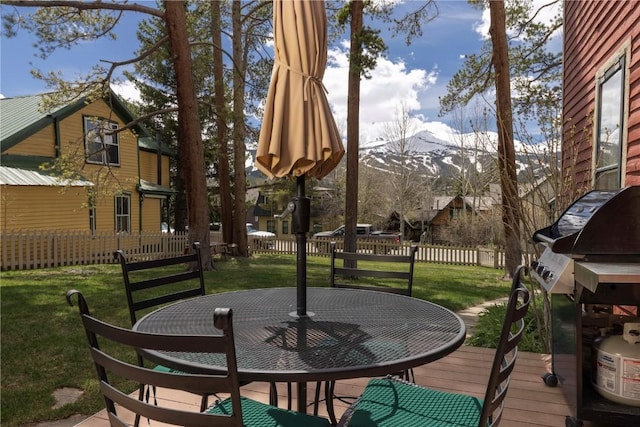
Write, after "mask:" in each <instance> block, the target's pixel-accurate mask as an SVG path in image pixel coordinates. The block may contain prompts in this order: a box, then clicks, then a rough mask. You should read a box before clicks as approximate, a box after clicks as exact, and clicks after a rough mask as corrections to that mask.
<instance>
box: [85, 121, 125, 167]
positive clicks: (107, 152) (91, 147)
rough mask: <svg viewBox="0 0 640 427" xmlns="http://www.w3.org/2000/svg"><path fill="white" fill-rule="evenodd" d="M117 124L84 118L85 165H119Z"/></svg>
mask: <svg viewBox="0 0 640 427" xmlns="http://www.w3.org/2000/svg"><path fill="white" fill-rule="evenodd" d="M117 129H118V124H117V123H116V122H112V121H109V120H106V119H100V118H97V117H85V118H84V134H85V150H86V154H87V163H95V164H99V165H112V166H119V165H120V145H119V141H118V134H117V133H114V131H116V130H117Z"/></svg>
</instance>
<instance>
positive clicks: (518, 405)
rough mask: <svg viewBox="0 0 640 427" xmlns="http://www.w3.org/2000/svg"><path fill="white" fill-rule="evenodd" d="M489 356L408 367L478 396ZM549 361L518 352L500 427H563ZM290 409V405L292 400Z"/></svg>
mask: <svg viewBox="0 0 640 427" xmlns="http://www.w3.org/2000/svg"><path fill="white" fill-rule="evenodd" d="M492 357H493V350H492V349H485V348H477V347H467V346H463V347H461V348H460V349H458V350H457V351H456V352H454V353H452V354H450V355H449V356H447V357H445V358H443V359H441V360H439V361H436V362H433V363H430V364H428V365H425V366H422V367H419V368H417V369H414V372H415V376H416V383H418V384H421V385H426V386H429V387H434V388H438V389H441V390H449V391H454V392H464V393H468V394H472V395H476V396H479V397H482V395H483V394H484V389H485V386H486V381H487V377H488V373H489V370H490V366H491V360H492ZM550 363H551V357H550V356H549V355H545V354H535V353H524V352H521V353H520V354H519V356H518V361H517V363H516V368H515V371H514V374H513V376H512V380H511V386H510V388H509V392H508V395H507V399H506V403H505V405H506V409H505V413H504V416H503V420H502V423H501V424H500V426H501V427H516V426H517V427H527V426H549V427H562V426H564V425H565V416H566V415H570V414H571V413H572V411H571V410H570V408H569V407H568V406H567V403H566V400H565V398H564V396H563V394H562V389H561V387H562V386H561V385H559V386H558V387H555V388H554V387H547V386H546V385H545V384H544V382H543V381H542V379H541V376H542V375H543V374H544V373H545V372H547V371H549V369H550ZM366 382H367V379H355V380H348V381H339V382H338V383H337V385H336V394H337V395H344V396H357V395H358V394H360V393H361V391H362V389H363V387H364V386H365V384H366ZM308 388H309V390H308V395H309V397H310V398H313V391H314V390H315V384H309V387H308ZM242 394H243V395H244V396H247V397H251V398H253V399H256V400H259V401H262V402H265V403H266V402H268V384H265V383H251V384H248V385H246V386H244V387H243V388H242ZM294 394H295V393H294ZM281 395H282V398H281V400H280V401H281V403H282V402H284V403H286V399H285V397H284V396H285V395H286V394H285V390H284V387H283V388H282V389H281ZM158 398H159V399H158V400H159V404H160V405H172V406H174V405H175V406H183V407H184V406H185V405H186V406H190V407H192V408H195V410H197V408H198V407H199V405H200V397H199V396H195V395H191V394H187V393H175V392H168V391H167V390H159V391H158ZM335 405H336V412H337V416H338V417H339V416H340V415H341V414H342V413H343V411H344V409H345V408H346V407H347V404H345V403H342V402H340V401H336V403H335ZM281 406H282V404H281ZM293 407H294V408H295V407H296V404H295V401H294V403H293ZM319 414H320V415H326V411H325V410H324V406H323V405H321V407H320V411H319ZM132 419H133V417H132ZM108 425H109V423H108V421H107V418H106V415H105V411H101V412H99V413H97V414H95V415H93V416H92V417H90V418H88V419H87V420H85V421H83V422H81V423H79V424H77V427H107V426H108ZM141 425H142V423H141ZM144 425H147V426H150V427H153V426H158V425H159V424H157V423H153V422H151V423H147V422H146V421H145V422H144ZM585 426H589V427H595V424H592V423H585ZM399 427H402V426H399Z"/></svg>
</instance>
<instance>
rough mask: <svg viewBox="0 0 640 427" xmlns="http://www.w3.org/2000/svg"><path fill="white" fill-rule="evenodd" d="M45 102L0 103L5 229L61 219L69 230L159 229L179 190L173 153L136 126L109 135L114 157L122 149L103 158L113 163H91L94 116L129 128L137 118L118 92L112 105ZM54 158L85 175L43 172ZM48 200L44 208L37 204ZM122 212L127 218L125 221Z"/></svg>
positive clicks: (31, 99) (28, 99)
mask: <svg viewBox="0 0 640 427" xmlns="http://www.w3.org/2000/svg"><path fill="white" fill-rule="evenodd" d="M41 100H42V96H33V97H21V98H10V99H2V100H0V107H1V108H2V114H3V120H2V129H1V132H2V133H1V138H0V147H1V149H2V152H1V153H0V156H1V161H0V163H1V165H2V166H1V167H0V185H2V186H3V189H2V192H3V203H4V205H5V207H4V209H3V212H2V213H3V215H2V221H1V222H2V227H3V229H7V227H10V228H18V229H49V228H51V226H52V224H56V228H58V229H66V230H86V229H88V228H90V227H95V228H94V229H95V230H96V231H113V230H114V229H117V228H118V224H122V223H125V224H128V226H127V231H138V230H145V231H160V223H161V221H162V215H161V212H162V211H161V209H163V207H164V206H163V203H162V202H163V200H165V199H166V198H167V197H168V196H169V195H171V194H173V193H174V191H173V190H172V189H171V188H170V183H169V154H170V153H171V150H170V149H169V148H165V147H164V146H162V145H161V144H159V143H158V142H156V141H155V139H154V138H152V137H151V136H149V133H148V132H147V131H146V129H144V128H143V127H142V126H140V125H137V126H134V127H133V128H131V129H124V130H122V131H121V132H118V133H117V134H116V136H115V137H114V138H113V139H110V140H111V141H113V145H112V146H111V148H109V149H110V150H112V151H109V155H111V153H112V152H113V154H117V162H113V163H111V161H110V159H113V157H103V159H106V161H107V162H109V163H111V164H110V165H109V166H107V165H106V164H102V163H100V162H97V163H96V162H93V163H90V162H87V155H86V147H85V140H86V137H85V135H86V131H87V129H86V126H87V124H90V123H91V122H90V120H92V119H93V118H94V117H97V118H101V119H105V120H107V121H109V122H110V123H113V125H114V126H117V127H118V128H123V127H124V125H125V124H127V123H130V122H132V121H133V120H134V117H133V115H132V113H131V112H130V111H129V110H128V109H127V108H126V106H125V105H124V104H123V103H122V101H121V100H120V99H119V98H118V97H117V96H115V94H112V96H111V99H110V102H111V103H108V102H107V101H106V100H104V99H99V100H96V101H94V102H91V103H87V102H86V100H82V101H78V102H76V103H74V104H72V105H69V106H66V107H62V108H59V109H57V110H55V111H51V112H49V113H46V114H45V113H43V112H41V111H40V110H39V108H40V105H41ZM102 144H106V143H104V142H102ZM106 148H107V146H106V145H105V149H106ZM159 150H160V156H158V151H159ZM56 159H59V160H61V161H62V162H65V163H68V164H75V165H76V166H75V167H74V168H76V169H77V170H78V171H80V173H81V174H82V176H81V177H79V179H78V178H72V179H73V180H72V181H69V180H64V179H61V178H59V177H57V176H56V175H55V173H52V171H48V170H43V169H42V165H43V164H47V163H49V164H51V163H52V162H53V161H54V160H56ZM158 167H160V168H161V170H162V172H160V173H159V172H158ZM143 172H144V174H143ZM159 179H161V182H158V180H159ZM71 187H78V188H77V189H75V190H73V189H71ZM80 187H84V189H80ZM145 196H146V198H147V201H146V203H143V202H144V199H145ZM123 198H126V207H125V208H124V210H122V209H123V208H122V201H123V200H124V199H123ZM43 203H45V204H46V206H47V209H46V211H43V210H42V209H40V208H36V206H40V207H41V206H43ZM51 215H54V216H56V218H52V217H51ZM122 215H126V216H127V217H128V218H126V219H125V220H124V222H122V219H119V218H121V217H122ZM90 218H91V220H90Z"/></svg>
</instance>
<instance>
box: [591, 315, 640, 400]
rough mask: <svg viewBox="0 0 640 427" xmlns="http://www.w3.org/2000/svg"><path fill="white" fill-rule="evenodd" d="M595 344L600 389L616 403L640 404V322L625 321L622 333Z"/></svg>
mask: <svg viewBox="0 0 640 427" xmlns="http://www.w3.org/2000/svg"><path fill="white" fill-rule="evenodd" d="M593 345H594V349H595V356H596V360H595V361H594V362H595V364H596V370H595V376H594V378H593V386H594V388H595V389H596V391H597V392H598V393H600V394H601V395H602V396H603V397H605V398H607V399H609V400H612V401H614V402H618V403H622V404H624V405H631V406H639V407H640V323H631V322H628V323H625V325H624V332H623V334H622V335H614V336H610V337H607V338H604V339H602V340H596V342H594V344H593Z"/></svg>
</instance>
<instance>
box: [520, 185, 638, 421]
mask: <svg viewBox="0 0 640 427" xmlns="http://www.w3.org/2000/svg"><path fill="white" fill-rule="evenodd" d="M533 240H534V241H535V242H537V243H540V244H542V245H544V247H545V249H544V251H543V253H542V255H541V256H540V258H539V259H538V260H536V261H533V262H532V263H531V270H532V275H533V277H534V278H535V279H536V280H537V281H538V282H539V283H540V285H541V286H542V287H543V288H544V289H545V290H546V291H547V292H548V293H549V294H550V296H551V323H552V324H551V326H552V327H551V335H552V336H551V346H552V348H551V350H552V372H551V373H549V374H547V375H545V376H544V380H545V383H547V385H550V386H555V385H556V384H557V383H558V382H560V383H561V384H562V387H563V390H564V393H565V395H566V397H567V400H568V402H569V404H570V406H571V407H572V410H573V411H574V412H573V413H572V414H571V415H569V416H567V419H566V425H567V426H569V427H570V426H580V425H582V421H583V420H590V421H596V422H602V423H607V424H608V425H611V424H613V425H620V426H631V425H633V426H638V425H640V406H633V405H626V404H620V403H616V402H614V401H611V400H609V399H605V398H604V397H602V396H601V395H599V394H598V393H597V392H596V390H594V387H593V386H592V374H593V367H594V361H593V360H592V357H591V356H592V353H593V344H594V343H593V341H594V339H596V338H597V337H598V336H599V334H601V333H602V331H603V330H608V331H614V332H613V333H620V334H621V333H622V332H621V330H622V325H623V324H624V323H626V322H632V321H633V322H637V321H639V320H640V317H638V316H639V315H640V187H637V186H636V187H626V188H623V189H621V190H618V191H591V192H589V193H587V194H585V195H584V196H582V197H581V198H579V199H578V200H576V201H575V202H573V204H572V205H571V206H569V208H567V210H566V211H565V212H564V213H563V214H562V215H561V216H560V218H558V220H557V221H556V222H555V223H553V224H552V225H551V226H549V227H546V228H543V229H541V230H538V231H537V232H535V233H534V235H533ZM636 345H640V344H636Z"/></svg>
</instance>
